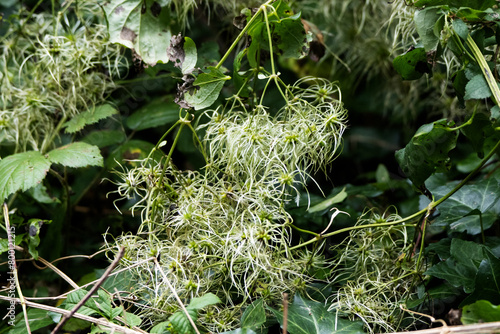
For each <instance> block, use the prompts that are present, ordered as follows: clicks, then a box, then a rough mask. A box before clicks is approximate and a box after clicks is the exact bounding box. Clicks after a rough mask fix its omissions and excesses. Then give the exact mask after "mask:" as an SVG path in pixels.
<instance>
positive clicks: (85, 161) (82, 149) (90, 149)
mask: <svg viewBox="0 0 500 334" xmlns="http://www.w3.org/2000/svg"><path fill="white" fill-rule="evenodd" d="M47 158H48V159H49V161H50V162H52V163H56V164H61V165H63V166H67V167H86V166H102V165H103V159H102V156H101V152H100V151H99V148H98V147H97V146H93V145H90V144H87V143H83V142H76V143H71V144H68V145H64V146H62V147H58V148H56V149H54V150H52V151H50V152H49V153H47Z"/></svg>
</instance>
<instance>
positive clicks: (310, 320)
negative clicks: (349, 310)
mask: <svg viewBox="0 0 500 334" xmlns="http://www.w3.org/2000/svg"><path fill="white" fill-rule="evenodd" d="M271 311H272V312H273V313H274V315H275V316H276V318H277V319H278V322H279V323H280V324H281V325H283V313H282V312H280V311H277V310H274V309H271ZM288 331H289V332H290V333H291V334H340V333H342V334H361V333H364V331H363V324H362V323H361V322H354V321H349V320H346V319H341V318H338V317H337V316H336V315H335V314H334V313H330V312H328V310H327V308H326V306H325V305H323V304H322V303H318V302H315V301H312V300H305V299H303V298H302V297H301V296H300V295H299V294H296V295H295V297H294V300H293V303H292V304H291V305H290V306H289V308H288Z"/></svg>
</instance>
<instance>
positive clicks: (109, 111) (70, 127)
mask: <svg viewBox="0 0 500 334" xmlns="http://www.w3.org/2000/svg"><path fill="white" fill-rule="evenodd" d="M115 114H118V110H116V109H115V108H114V107H113V106H111V105H109V104H103V105H100V106H97V107H92V108H90V109H88V110H87V111H84V112H82V113H80V114H78V115H76V116H75V117H73V118H72V119H71V120H69V121H68V122H66V124H64V126H65V127H66V133H75V132H77V131H80V130H81V129H83V127H84V126H85V125H88V124H93V123H97V122H99V121H100V120H101V119H104V118H107V117H109V116H111V115H115Z"/></svg>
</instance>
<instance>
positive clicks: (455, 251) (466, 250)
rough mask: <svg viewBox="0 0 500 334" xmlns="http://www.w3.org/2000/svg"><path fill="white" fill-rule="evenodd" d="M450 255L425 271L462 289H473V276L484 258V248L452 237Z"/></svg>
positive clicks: (466, 290)
mask: <svg viewBox="0 0 500 334" xmlns="http://www.w3.org/2000/svg"><path fill="white" fill-rule="evenodd" d="M450 254H451V257H450V258H448V259H446V261H443V262H439V263H438V264H436V265H434V266H432V267H431V268H429V270H427V271H426V272H425V274H426V275H431V276H434V277H438V278H441V279H444V280H447V281H448V282H449V283H450V284H451V285H453V286H454V287H463V288H464V291H465V292H467V293H470V292H472V291H474V287H475V282H474V278H475V276H476V273H477V271H478V269H479V266H480V264H481V261H482V260H483V258H484V248H483V247H482V246H481V245H478V244H476V243H475V242H472V241H464V240H460V239H453V240H452V242H451V247H450Z"/></svg>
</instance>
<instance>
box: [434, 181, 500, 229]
mask: <svg viewBox="0 0 500 334" xmlns="http://www.w3.org/2000/svg"><path fill="white" fill-rule="evenodd" d="M453 185H454V183H452V184H450V185H446V186H441V187H438V188H437V189H435V190H432V189H431V192H432V193H433V194H434V196H436V198H440V197H443V196H444V195H446V194H447V193H448V192H449V191H450V190H451V189H452V187H453ZM499 203H500V184H499V182H498V180H497V179H495V178H493V177H491V178H488V179H484V180H481V181H479V182H477V183H474V184H467V185H464V186H463V187H462V188H460V189H459V190H458V191H457V192H456V193H454V194H453V195H452V196H451V197H450V198H448V199H447V200H446V201H444V202H443V203H441V204H440V205H439V212H440V215H439V216H438V217H437V218H436V220H435V221H434V223H433V225H434V226H449V228H450V230H452V231H458V232H467V233H469V234H471V235H477V234H479V233H481V222H482V224H483V229H484V230H487V229H488V228H490V227H491V226H492V225H493V223H494V222H495V221H496V220H497V218H498V215H500V205H499ZM475 210H478V211H479V212H480V215H479V214H474V212H475Z"/></svg>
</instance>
